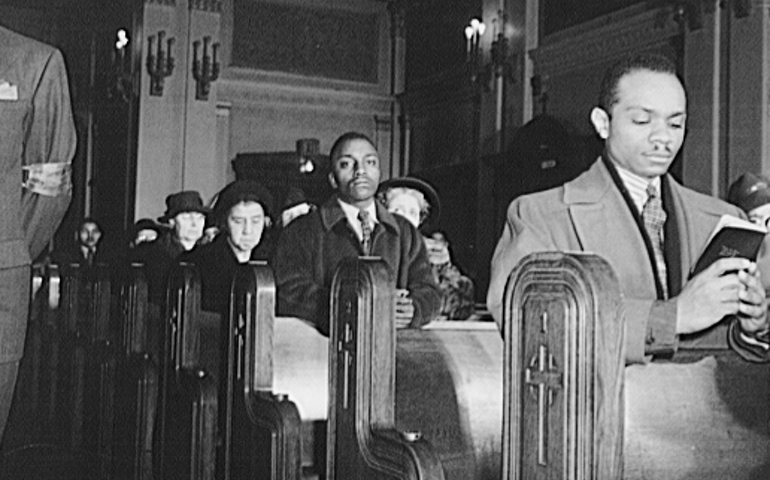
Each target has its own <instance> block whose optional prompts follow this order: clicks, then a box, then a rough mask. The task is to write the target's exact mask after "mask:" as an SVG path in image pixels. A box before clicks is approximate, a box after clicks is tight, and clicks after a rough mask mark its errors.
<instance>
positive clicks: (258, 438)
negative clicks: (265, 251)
mask: <svg viewBox="0 0 770 480" xmlns="http://www.w3.org/2000/svg"><path fill="white" fill-rule="evenodd" d="M274 325H275V281H274V278H273V274H272V270H271V269H270V268H269V267H268V266H267V264H266V263H265V262H250V263H249V264H246V265H241V266H239V267H238V269H237V271H236V274H235V277H234V279H233V283H232V288H231V296H230V314H229V322H228V329H227V332H228V333H227V345H226V359H227V360H226V362H227V364H226V370H227V371H226V373H225V377H224V382H223V385H222V391H221V392H220V404H221V406H222V409H223V410H222V412H221V415H220V430H221V432H222V448H221V449H220V455H219V458H218V461H219V467H218V468H219V469H220V478H223V479H230V478H232V479H239V478H261V479H270V480H300V478H301V459H302V457H301V446H300V442H301V440H300V438H301V433H300V429H301V419H300V415H299V411H298V409H297V406H296V405H295V404H294V402H292V401H291V400H289V398H288V397H287V396H286V395H275V394H273V346H274Z"/></svg>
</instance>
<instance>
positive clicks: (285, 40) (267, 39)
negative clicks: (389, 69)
mask: <svg viewBox="0 0 770 480" xmlns="http://www.w3.org/2000/svg"><path fill="white" fill-rule="evenodd" d="M379 32H380V27H379V17H378V15H377V14H376V13H364V12H351V11H340V10H329V9H320V8H308V7H301V6H297V5H279V4H274V3H265V2H256V1H254V0H235V2H234V24H233V50H232V65H233V66H235V67H245V68H255V69H260V70H269V71H277V72H284V73H292V74H299V75H305V76H314V77H324V78H331V79H338V80H350V81H355V82H364V83H373V84H376V83H378V80H379V79H378V71H377V69H378V54H379Z"/></svg>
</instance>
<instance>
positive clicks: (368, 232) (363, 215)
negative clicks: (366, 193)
mask: <svg viewBox="0 0 770 480" xmlns="http://www.w3.org/2000/svg"><path fill="white" fill-rule="evenodd" d="M358 221H359V222H361V233H362V235H361V247H363V250H364V255H367V256H368V255H369V254H370V253H371V248H372V225H371V223H369V212H367V211H366V210H361V211H359V212H358Z"/></svg>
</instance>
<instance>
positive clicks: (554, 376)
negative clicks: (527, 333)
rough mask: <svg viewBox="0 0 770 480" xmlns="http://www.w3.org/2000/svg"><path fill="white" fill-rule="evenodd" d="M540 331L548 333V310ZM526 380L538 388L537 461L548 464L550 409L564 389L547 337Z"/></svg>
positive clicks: (530, 385) (530, 365)
mask: <svg viewBox="0 0 770 480" xmlns="http://www.w3.org/2000/svg"><path fill="white" fill-rule="evenodd" d="M540 332H541V334H542V336H543V337H545V335H546V334H547V333H548V312H543V314H542V315H541V317H540ZM524 382H525V383H526V384H527V385H528V386H529V389H530V390H531V391H532V390H537V439H538V441H537V461H538V463H539V464H540V465H547V464H548V455H547V451H548V450H547V446H548V410H549V409H550V408H551V406H552V405H553V397H554V393H555V392H556V391H557V390H561V389H562V383H563V382H562V373H561V372H560V371H559V370H558V369H557V368H556V365H555V362H554V357H553V355H552V354H551V353H550V352H549V351H548V342H547V337H546V338H545V341H544V342H543V343H541V344H540V346H539V348H538V352H537V354H536V355H534V356H533V357H532V359H531V360H530V361H529V367H528V368H527V370H526V371H525V372H524Z"/></svg>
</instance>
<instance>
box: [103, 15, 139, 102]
mask: <svg viewBox="0 0 770 480" xmlns="http://www.w3.org/2000/svg"><path fill="white" fill-rule="evenodd" d="M116 38H117V39H116V41H115V48H113V50H112V69H113V75H114V82H113V83H112V85H111V86H110V89H109V92H108V96H109V97H110V98H118V99H120V100H122V101H123V102H126V103H128V102H129V100H130V98H131V95H132V94H133V93H134V79H133V72H132V71H131V58H130V55H128V57H129V58H128V61H126V57H127V55H126V51H127V50H128V44H129V42H130V40H129V38H128V31H127V30H126V29H124V28H121V29H119V30H118V31H117V32H116Z"/></svg>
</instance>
